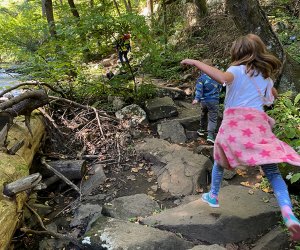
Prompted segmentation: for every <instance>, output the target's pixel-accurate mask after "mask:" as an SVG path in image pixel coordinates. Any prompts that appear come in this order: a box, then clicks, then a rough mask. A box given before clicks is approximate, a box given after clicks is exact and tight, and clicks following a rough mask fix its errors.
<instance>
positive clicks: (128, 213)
mask: <svg viewBox="0 0 300 250" xmlns="http://www.w3.org/2000/svg"><path fill="white" fill-rule="evenodd" d="M157 209H159V205H158V203H157V202H156V201H154V200H152V199H151V198H150V197H149V196H148V195H146V194H136V195H131V196H123V197H119V198H116V199H114V200H113V201H112V202H111V203H110V204H104V206H103V213H104V214H108V215H109V216H111V217H113V218H117V219H124V220H128V219H130V218H135V217H145V216H148V215H151V214H153V212H154V211H155V210H157Z"/></svg>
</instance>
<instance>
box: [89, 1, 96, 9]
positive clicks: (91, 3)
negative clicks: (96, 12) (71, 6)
mask: <svg viewBox="0 0 300 250" xmlns="http://www.w3.org/2000/svg"><path fill="white" fill-rule="evenodd" d="M94 5H95V4H94V0H90V7H91V8H94Z"/></svg>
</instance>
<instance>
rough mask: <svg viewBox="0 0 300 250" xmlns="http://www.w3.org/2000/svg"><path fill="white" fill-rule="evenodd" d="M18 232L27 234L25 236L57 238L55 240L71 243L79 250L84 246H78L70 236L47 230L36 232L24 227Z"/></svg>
mask: <svg viewBox="0 0 300 250" xmlns="http://www.w3.org/2000/svg"><path fill="white" fill-rule="evenodd" d="M20 230H21V231H22V232H24V233H27V234H37V235H49V236H52V237H54V238H57V239H62V240H67V241H70V242H72V243H73V244H74V245H76V246H77V247H79V248H80V249H84V246H83V245H82V244H80V243H79V242H78V241H77V240H75V239H74V238H73V237H70V236H67V235H64V234H60V233H54V232H51V231H48V230H45V231H37V230H32V229H29V228H24V227H22V228H20Z"/></svg>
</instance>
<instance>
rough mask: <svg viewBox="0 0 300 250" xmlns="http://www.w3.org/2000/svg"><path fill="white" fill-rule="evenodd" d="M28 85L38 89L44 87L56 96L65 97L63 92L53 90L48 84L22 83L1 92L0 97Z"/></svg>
mask: <svg viewBox="0 0 300 250" xmlns="http://www.w3.org/2000/svg"><path fill="white" fill-rule="evenodd" d="M30 85H33V86H39V87H40V86H46V87H48V88H49V89H51V90H52V91H53V92H55V93H58V94H60V95H61V96H63V97H66V95H65V94H64V93H63V92H61V91H59V90H57V89H55V88H54V87H53V86H51V85H50V84H48V83H43V82H23V83H20V84H18V85H15V86H13V87H11V88H9V89H6V90H4V91H2V92H1V93H0V97H2V96H4V95H5V94H6V93H9V92H11V91H13V90H15V89H17V88H20V87H23V86H30Z"/></svg>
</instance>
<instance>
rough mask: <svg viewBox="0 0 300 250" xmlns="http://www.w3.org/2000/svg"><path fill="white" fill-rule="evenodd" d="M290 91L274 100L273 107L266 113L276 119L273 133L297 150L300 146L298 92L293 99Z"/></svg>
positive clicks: (299, 96)
mask: <svg viewBox="0 0 300 250" xmlns="http://www.w3.org/2000/svg"><path fill="white" fill-rule="evenodd" d="M291 98H292V92H286V93H284V94H281V95H280V96H279V98H278V99H277V100H276V102H275V105H274V109H272V110H269V111H268V114H269V115H270V116H271V117H273V118H274V119H275V120H276V124H275V126H274V133H275V134H276V136H277V137H278V138H279V139H280V140H282V141H284V142H286V143H287V144H289V145H290V146H292V147H293V148H294V149H296V150H298V151H299V149H300V148H299V147H300V128H299V124H300V105H299V104H300V102H299V99H300V94H298V95H297V96H296V97H295V98H294V101H293V100H292V99H291Z"/></svg>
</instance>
